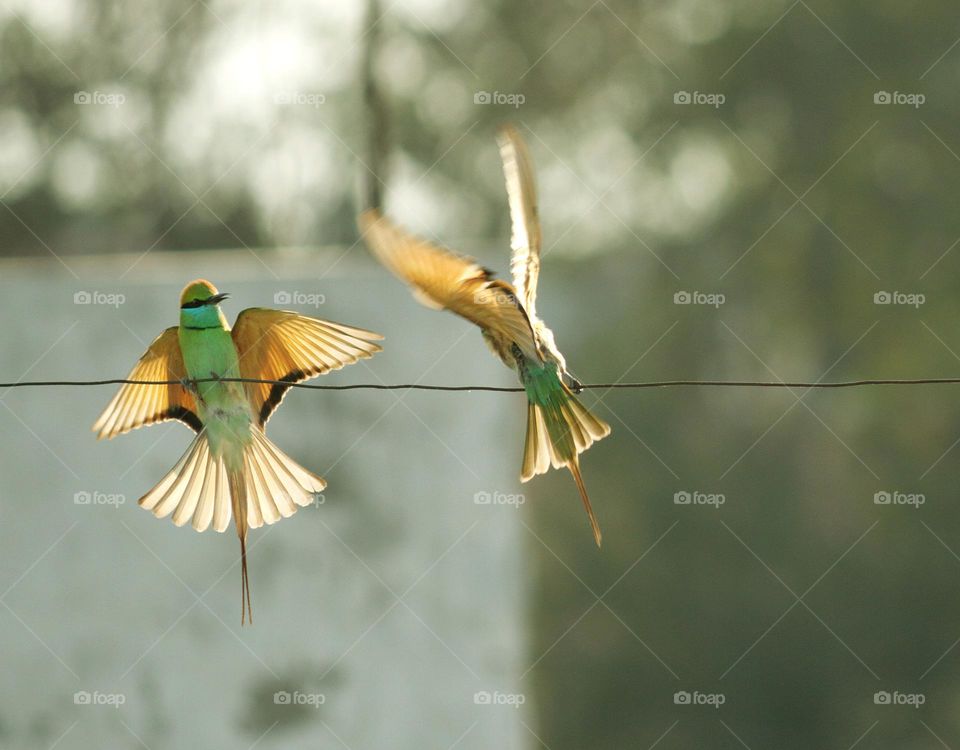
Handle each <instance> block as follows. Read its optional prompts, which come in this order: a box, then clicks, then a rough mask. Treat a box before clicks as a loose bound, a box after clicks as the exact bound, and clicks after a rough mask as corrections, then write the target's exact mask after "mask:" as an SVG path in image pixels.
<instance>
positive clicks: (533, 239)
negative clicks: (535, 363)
mask: <svg viewBox="0 0 960 750" xmlns="http://www.w3.org/2000/svg"><path fill="white" fill-rule="evenodd" d="M497 143H498V144H500V160H501V161H502V162H503V176H504V179H505V180H506V182H507V198H508V202H509V204H510V222H511V225H512V231H511V235H510V247H511V248H513V255H512V257H511V259H510V272H511V273H512V274H513V285H514V286H515V287H516V288H517V295H518V296H519V297H520V299H521V300H522V301H523V306H524V307H525V308H526V311H527V314H528V315H529V316H530V317H531V319H533V318H536V315H537V313H536V298H537V278H538V277H539V276H540V246H541V235H540V217H539V215H538V213H537V183H536V180H535V179H534V176H533V163H532V162H531V161H530V154H529V153H528V152H527V146H526V144H525V143H524V142H523V138H522V137H521V136H520V133H519V132H518V131H517V129H516V128H514V127H513V126H512V125H504V126H503V127H502V128H500V130H499V131H497Z"/></svg>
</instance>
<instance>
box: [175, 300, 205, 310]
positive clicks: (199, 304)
mask: <svg viewBox="0 0 960 750" xmlns="http://www.w3.org/2000/svg"><path fill="white" fill-rule="evenodd" d="M205 304H207V301H206V300H205V299H192V300H190V301H189V302H184V303H183V304H182V305H180V309H181V310H186V309H188V308H193V307H203V306H204V305H205Z"/></svg>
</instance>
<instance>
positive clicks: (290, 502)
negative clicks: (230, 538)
mask: <svg viewBox="0 0 960 750" xmlns="http://www.w3.org/2000/svg"><path fill="white" fill-rule="evenodd" d="M226 298H227V294H225V293H222V292H218V291H217V289H216V287H214V285H213V284H211V283H210V282H209V281H205V280H204V279H197V280H196V281H191V282H190V283H189V284H187V285H186V287H184V289H183V292H182V293H181V294H180V324H179V325H177V326H173V327H171V328H167V329H166V330H165V331H164V332H163V333H161V334H160V335H159V336H158V337H157V338H156V340H155V341H154V342H153V343H152V344H150V348H149V349H147V351H146V353H145V354H144V355H143V356H142V357H141V358H140V360H139V361H138V362H137V364H136V365H135V366H134V368H133V370H132V371H131V372H130V375H129V376H128V377H127V380H137V381H144V380H147V381H151V380H152V381H158V380H162V381H176V383H175V384H172V385H135V384H132V383H128V384H126V385H124V386H123V387H122V388H121V389H120V390H119V391H118V392H117V394H116V395H115V396H114V397H113V400H112V401H110V403H109V404H107V407H106V409H104V410H103V413H102V414H101V415H100V417H99V418H98V419H97V421H96V423H95V424H94V425H93V430H94V432H96V433H97V438H98V439H99V438H112V437H114V436H115V435H121V434H123V433H125V432H129V431H130V430H133V429H136V428H137V427H142V426H144V425H149V424H154V423H156V422H162V421H165V420H169V419H176V420H179V421H181V422H183V423H184V424H186V425H187V426H188V427H190V428H191V429H192V430H193V431H194V432H196V433H197V436H196V437H195V438H194V440H193V442H192V443H191V444H190V447H189V448H187V451H186V453H184V454H183V456H182V457H181V458H180V460H179V461H177V463H176V465H175V466H174V467H173V468H172V469H171V470H170V471H169V472H168V473H167V475H166V476H165V477H164V478H163V479H161V480H160V483H159V484H157V486H156V487H154V488H153V489H152V490H150V491H149V492H148V493H147V494H145V495H144V496H143V497H141V498H140V500H139V504H140V505H141V506H143V507H144V508H146V509H147V510H149V511H152V512H153V514H154V515H155V516H156V517H157V518H165V517H166V516H168V515H170V514H171V513H172V514H173V517H172V518H173V522H174V523H175V524H176V525H177V526H182V525H184V524H185V523H187V522H188V521H190V522H191V524H192V525H193V528H194V529H196V530H197V531H206V530H207V529H208V528H210V526H211V525H212V526H213V528H214V529H216V530H217V531H224V530H226V528H227V526H229V524H230V517H231V515H232V516H233V520H234V525H235V526H236V529H237V536H238V537H239V538H240V560H241V588H240V623H241V625H242V624H243V623H244V622H245V621H247V620H249V621H250V622H252V621H253V615H252V611H251V609H250V581H249V578H248V576H247V532H248V530H249V529H251V528H253V529H255V528H258V527H260V526H262V525H263V524H264V523H268V524H271V523H275V522H277V521H279V520H280V519H281V518H287V517H289V516H291V515H293V514H294V513H295V512H296V510H297V506H298V505H300V506H304V505H309V504H310V503H311V502H313V500H314V496H315V494H316V493H318V492H320V491H322V490H323V489H324V487H326V482H325V481H324V480H323V479H322V478H321V477H319V476H317V475H316V474H313V473H311V472H309V471H307V470H306V469H304V468H303V467H302V466H300V465H299V464H297V463H296V462H295V461H294V460H293V459H291V458H290V457H289V456H287V455H286V454H285V453H283V452H282V451H281V450H280V449H279V448H277V446H275V445H274V444H273V443H271V442H270V441H269V440H268V439H267V437H266V435H265V434H264V428H265V426H266V424H267V420H268V419H270V415H271V414H273V412H274V410H275V409H276V408H277V406H278V405H279V404H280V402H281V401H282V400H283V397H284V396H285V395H286V392H287V391H288V390H289V389H290V387H291V384H293V383H297V382H299V381H301V380H306V379H307V378H312V377H315V376H317V375H321V374H323V373H325V372H330V371H331V370H338V369H340V368H341V367H343V366H344V365H350V364H353V363H354V362H357V361H358V360H360V359H361V358H366V357H371V356H373V355H374V354H376V353H377V352H379V351H380V346H378V345H377V344H375V343H372V342H373V341H376V340H379V339H382V338H383V337H382V336H380V335H379V334H376V333H372V332H370V331H365V330H363V329H361V328H355V327H353V326H346V325H342V324H340V323H331V322H329V321H325V320H317V319H315V318H308V317H306V316H304V315H299V314H297V313H295V312H287V311H284V310H271V309H268V308H264V307H251V308H249V309H247V310H244V311H243V312H241V313H240V314H239V315H238V316H237V320H236V323H235V324H234V326H233V328H232V329H231V328H230V326H229V325H227V319H226V317H225V316H224V314H223V311H222V310H221V309H220V303H221V302H223V300H225V299H226ZM210 378H252V379H259V380H278V381H283V384H269V383H240V382H221V381H217V380H210ZM201 379H207V380H206V382H196V381H197V380H201Z"/></svg>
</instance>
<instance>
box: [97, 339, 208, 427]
mask: <svg viewBox="0 0 960 750" xmlns="http://www.w3.org/2000/svg"><path fill="white" fill-rule="evenodd" d="M186 376H187V371H186V368H185V367H184V365H183V355H182V354H181V353H180V341H179V340H178V338H177V327H176V326H173V327H172V328H168V329H167V330H165V331H164V332H163V333H161V334H160V335H159V336H157V338H156V339H155V340H154V342H153V343H152V344H150V348H149V349H147V351H146V353H145V354H144V355H143V356H142V357H140V361H139V362H137V364H136V365H135V366H134V368H133V370H131V371H130V374H129V375H128V376H127V380H182V379H184V378H186ZM168 419H178V420H180V421H181V422H183V423H184V424H185V425H187V426H188V427H190V428H191V429H193V430H194V431H196V432H199V431H200V430H201V428H202V427H203V424H202V423H201V422H200V418H199V417H198V416H197V404H196V402H195V401H194V398H193V394H192V393H190V391H188V390H187V389H186V388H184V387H183V386H182V385H180V384H179V383H177V384H176V385H133V384H130V383H127V384H126V385H124V386H123V387H122V388H121V389H120V390H119V391H117V395H116V396H114V397H113V400H112V401H111V402H110V403H109V404H107V408H106V409H104V410H103V413H102V414H101V415H100V417H99V418H98V419H97V421H96V422H95V423H94V425H93V431H94V432H96V433H97V439H98V440H99V439H101V438H112V437H114V436H115V435H122V434H123V433H124V432H129V431H130V430H134V429H136V428H137V427H143V425H147V424H154V423H155V422H163V421H165V420H168Z"/></svg>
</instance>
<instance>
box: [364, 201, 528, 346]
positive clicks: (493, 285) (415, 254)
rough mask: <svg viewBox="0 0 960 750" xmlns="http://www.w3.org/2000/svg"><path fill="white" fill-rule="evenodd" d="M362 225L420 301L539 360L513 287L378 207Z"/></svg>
mask: <svg viewBox="0 0 960 750" xmlns="http://www.w3.org/2000/svg"><path fill="white" fill-rule="evenodd" d="M359 222H360V229H361V231H362V232H363V235H364V238H365V239H366V241H367V245H368V246H369V247H370V249H371V250H372V251H373V253H374V254H375V255H376V256H377V258H379V259H380V261H381V262H382V263H383V264H384V265H385V266H386V267H387V268H388V269H389V270H390V271H392V272H393V273H394V274H395V275H396V276H397V277H398V278H400V279H401V280H402V281H405V282H406V283H407V284H409V285H410V286H411V287H412V288H413V291H414V295H415V296H416V298H417V299H418V300H419V301H420V302H422V303H423V304H425V305H427V306H428V307H432V308H436V309H446V310H450V311H451V312H454V313H456V314H457V315H460V316H462V317H464V318H466V319H467V320H469V321H471V322H472V323H475V324H476V325H478V326H480V328H482V329H484V330H485V331H488V332H490V333H491V334H493V335H494V336H495V337H499V338H501V339H503V340H506V341H509V342H512V343H515V344H517V345H518V346H519V347H520V348H521V350H522V351H523V353H524V354H525V355H527V356H529V357H531V358H533V359H539V358H540V357H539V354H538V353H537V346H536V343H535V340H534V334H533V329H532V328H531V326H530V320H529V319H528V318H527V313H526V312H525V311H524V308H523V305H522V304H521V303H520V301H519V300H518V299H517V295H516V292H515V291H514V289H513V287H512V286H511V285H510V284H508V283H507V282H505V281H501V280H499V279H495V278H493V273H492V271H489V270H488V269H485V268H483V267H481V266H480V265H478V264H477V263H476V262H475V261H474V260H472V259H471V258H467V257H464V256H462V255H457V254H456V253H453V252H451V251H449V250H447V249H445V248H442V247H438V246H436V245H433V244H432V243H430V242H427V241H426V240H423V239H421V238H419V237H416V236H414V235H412V234H409V233H408V232H406V231H405V230H403V229H401V228H400V227H399V226H397V225H396V224H394V223H393V222H392V221H390V220H389V219H388V218H386V217H385V216H383V215H382V214H380V212H379V211H377V210H375V209H369V210H367V211H364V212H363V213H362V214H361V215H360V219H359Z"/></svg>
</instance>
